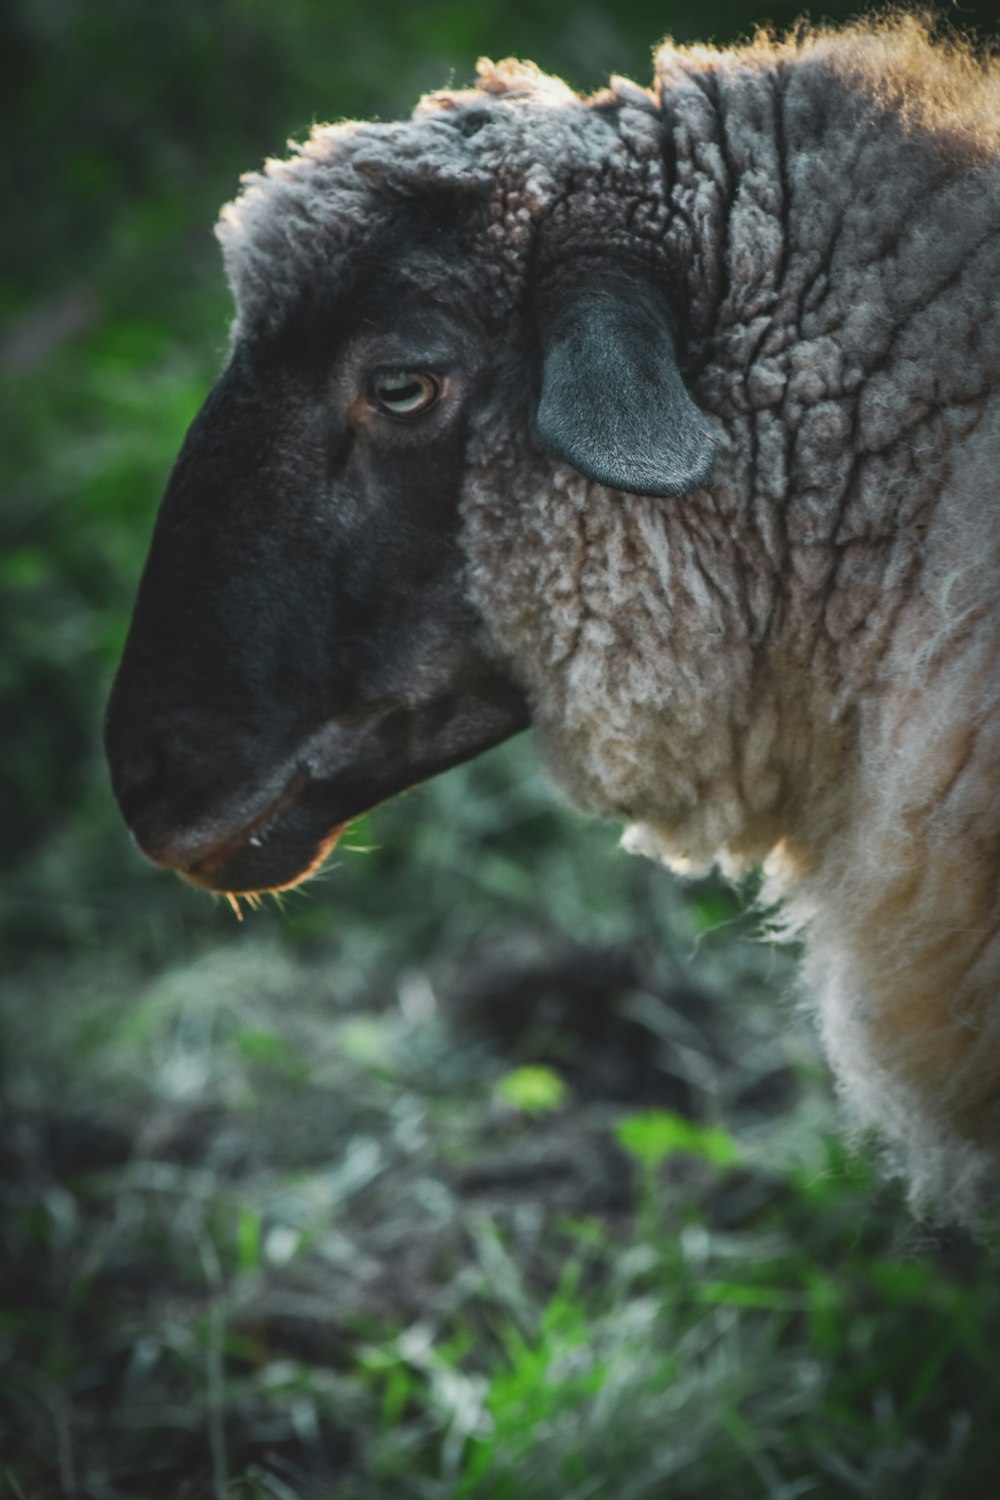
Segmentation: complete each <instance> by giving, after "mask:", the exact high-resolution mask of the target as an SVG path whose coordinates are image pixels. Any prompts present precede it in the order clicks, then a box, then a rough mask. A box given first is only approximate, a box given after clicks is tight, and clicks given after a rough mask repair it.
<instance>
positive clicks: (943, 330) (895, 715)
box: [106, 16, 1000, 1220]
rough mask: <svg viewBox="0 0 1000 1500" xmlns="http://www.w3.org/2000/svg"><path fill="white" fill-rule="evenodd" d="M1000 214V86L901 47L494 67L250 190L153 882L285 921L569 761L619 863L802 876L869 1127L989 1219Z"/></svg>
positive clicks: (163, 776)
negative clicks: (392, 847)
mask: <svg viewBox="0 0 1000 1500" xmlns="http://www.w3.org/2000/svg"><path fill="white" fill-rule="evenodd" d="M998 187H1000V70H998V69H997V67H996V65H995V64H993V63H992V62H990V61H989V59H985V58H982V57H980V56H978V55H977V54H976V52H975V51H974V50H973V48H972V47H971V46H969V45H967V44H965V43H962V42H959V41H948V40H942V39H940V38H938V37H936V36H935V35H933V28H932V26H931V25H930V24H929V23H927V22H925V21H922V20H920V19H918V18H914V17H912V16H910V17H908V16H902V17H900V16H893V17H888V18H883V19H881V20H875V21H872V20H869V21H865V22H862V23H857V24H854V25H852V26H850V27H848V28H846V29H842V30H831V29H808V28H801V29H799V30H798V31H797V32H796V33H795V34H794V35H792V36H790V37H787V38H784V39H777V38H775V37H773V36H771V35H758V36H757V37H756V38H755V39H754V40H753V41H751V42H750V43H748V44H746V45H742V46H739V47H735V48H732V49H716V48H713V47H704V46H696V47H689V48H685V47H677V46H674V45H673V44H671V43H670V42H666V43H664V44H663V45H662V46H661V47H660V48H659V49H658V50H657V51H656V53H655V77H654V83H653V86H652V88H651V89H645V88H642V87H639V86H638V85H636V84H634V83H632V82H629V81H627V80H625V79H621V78H614V79H612V81H611V84H610V87H609V88H608V89H607V90H605V91H603V92H600V93H598V94H597V95H595V96H594V97H592V98H587V99H583V98H580V97H579V96H577V95H576V94H574V93H573V92H572V91H571V90H570V89H568V88H567V87H566V86H565V85H564V84H563V83H561V82H560V81H559V80H557V79H555V78H551V77H548V76H546V75H544V74H543V73H541V72H540V71H539V70H538V69H537V68H535V67H534V66H533V65H532V64H529V63H518V62H514V61H505V62H501V63H499V64H496V65H494V64H492V63H489V62H486V61H483V62H481V63H480V65H479V73H478V83H477V85H476V87H475V88H472V89H470V90H467V91H462V90H458V91H456V90H451V89H447V90H443V91H440V92H437V93H433V94H430V95H429V96H427V97H426V98H424V99H423V100H422V101H421V102H420V104H419V105H418V107H417V109H416V111H415V113H414V116H413V117H412V119H410V120H408V121H402V122H396V123H378V124H367V123H347V124H340V125H336V126H323V127H319V128H317V129H315V130H313V132H312V134H311V136H310V137H309V139H308V140H307V141H306V142H305V144H304V145H301V146H296V147H294V151H293V155H292V156H291V157H290V158H289V159H287V160H272V161H268V162H267V163H266V165H265V167H264V169H263V171H262V172H259V173H252V174H250V175H249V176H248V177H246V178H245V179H244V180H243V186H242V190H241V193H240V195H239V196H238V197H237V199H236V201H235V202H234V203H232V204H230V205H229V206H228V207H226V208H225V209H224V210H223V213H222V217H221V220H220V223H219V226H218V236H219V239H220V241H221V245H222V250H223V254H224V259H225V265H226V270H227V273H228V278H229V282H230V285H231V287H232V291H233V295H234V300H235V306H236V316H235V322H234V325H233V335H232V347H231V351H230V354H229V358H228V362H227V364H226V366H225V369H224V370H223V372H222V374H221V376H220V378H219V380H218V382H217V384H216V386H215V388H214V390H213V392H212V394H211V395H210V397H209V399H208V401H207V403H206V405H205V407H204V408H203V410H202V412H201V414H200V415H199V416H198V418H197V419H196V421H195V423H194V424H193V426H192V428H191V431H190V433H189V434H188V437H187V439H186V442H185V445H184V448H183V450H182V452H181V455H180V457H179V459H178V461H177V465H176V467H175V470H174V473H173V475H172V476H171V480H170V484H169V487H168V490H167V493H166V496H165V499H164V502H163V507H162V509H161V512H160V516H159V519H158V522H157V527H156V531H155V534H154V539H153V543H152V548H151V552H150V557H149V560H148V563H147V566H146V571H145V574H144V577H143V580H142V584H141V587H140V591H139V597H138V601H137V605H136V611H135V615H134V619H133V623H132V628H131V632H130V636H129V639H128V642H127V646H126V650H125V653H124V657H123V661H122V665H121V667H120V670H119V674H118V677H117V680H116V684H115V687H114V691H113V694H112V699H111V703H110V706H109V713H108V721H107V736H106V737H107V747H108V753H109V758H110V763H111V768H112V778H113V784H114V788H115V791H116V793H117V795H118V797H119V801H120V803H121V805H122V809H123V811H124V813H125V816H126V819H127V821H128V822H129V824H130V825H131V827H132V829H133V832H134V834H135V837H136V838H137V840H138V842H139V844H140V846H141V847H142V848H143V849H144V850H145V852H146V853H147V854H149V855H150V857H152V858H153V859H154V860H157V861H159V862H160V863H162V864H164V865H167V866H169V867H171V868H174V869H177V870H179V871H180V872H181V873H183V874H185V875H186V876H187V878H189V879H190V880H193V881H195V882H196V883H198V884H201V885H204V886H206V887H209V888H211V889H216V890H222V891H228V892H231V893H232V892H240V891H256V890H260V889H263V888H280V887H283V886H285V885H289V884H294V883H295V882H297V881H298V880H300V879H303V878H305V876H306V875H307V874H309V873H310V872H311V871H312V870H313V869H315V868H316V866H317V865H318V864H319V863H320V862H321V860H322V859H323V857H324V856H325V854H326V853H327V852H328V850H329V848H330V847H332V844H333V842H334V841H335V839H336V837H337V835H338V833H339V831H340V829H341V828H342V826H343V825H344V824H345V823H346V822H347V821H349V820H350V818H352V817H354V816H357V815H358V814H360V813H361V812H363V811H364V810H366V809H367V808H369V807H371V806H373V805H374V804H375V803H377V802H379V801H381V800H384V799H385V798H386V797H388V796H390V795H392V794H393V793H395V792H396V791H399V790H401V789H402V788H404V787H406V786H409V785H411V784H412V783H413V782H415V781H418V780H421V779H423V778H425V777H427V776H429V775H432V774H434V773H436V772H437V771H439V770H441V769H444V768H445V767H446V766H450V765H453V764H456V763H457V762H459V761H461V760H463V759H466V758H468V757H469V756H471V755H474V754H477V753H478V752H479V751H480V750H482V749H484V748H486V747H487V746H489V745H492V744H495V743H497V742H498V741H500V740H502V739H503V738H505V737H506V736H508V735H510V734H513V733H516V732H517V731H519V730H521V729H523V728H524V727H526V726H527V725H528V724H530V726H531V727H532V729H533V731H534V735H535V739H536V741H537V743H538V746H539V749H540V752H541V755H542V757H543V759H544V762H545V763H546V765H547V767H548V769H549V771H550V773H551V775H552V777H553V779H554V781H555V783H556V785H557V786H558V787H559V788H560V789H561V791H562V793H563V794H564V795H565V796H566V798H567V799H568V800H569V801H570V802H572V803H574V804H575V805H577V806H578V807H580V808H583V809H585V810H588V811H589V812H591V813H593V814H595V815H596V816H598V817H601V818H606V819H611V820H616V821H618V822H620V823H624V824H625V825H627V831H626V833H625V837H624V842H625V844H626V846H627V847H629V848H631V849H634V850H638V851H642V852H645V853H648V854H652V855H654V856H655V857H657V858H659V859H662V860H664V861H666V862H667V863H668V864H670V865H671V866H673V867H674V868H676V869H682V870H701V869H704V868H706V867H708V866H711V865H712V864H713V863H717V864H719V865H720V866H721V867H722V869H723V870H724V871H726V872H729V873H732V874H734V875H735V874H737V873H739V872H740V871H742V870H745V869H747V868H748V867H750V866H753V865H755V864H758V863H761V864H762V865H763V868H764V871H765V874H766V879H767V887H766V890H767V899H768V900H774V901H775V902H779V901H780V902H781V903H783V911H784V917H783V919H782V920H783V922H784V924H785V926H786V928H787V930H788V931H790V932H795V933H800V934H802V935H803V936H804V941H805V958H804V978H805V986H806V989H807V991H808V993H809V994H810V995H811V997H812V999H811V1003H812V1005H813V1006H814V1007H815V1012H816V1015H817V1018H818V1024H819V1027H820V1030H821V1033H822V1037H823V1040H824V1043H825V1047H826V1051H827V1053H828V1055H829V1058H830V1061H831V1064H832V1068H833V1071H834V1075H835V1077H836V1079H837V1082H838V1086H839V1090H840V1092H841V1094H842V1096H843V1099H844V1102H845V1104H846V1106H847V1111H848V1117H849V1119H851V1120H852V1121H853V1122H854V1128H856V1129H857V1130H859V1131H862V1132H870V1131H872V1130H874V1131H875V1132H876V1133H877V1134H878V1136H879V1138H880V1139H881V1140H882V1142H883V1143H884V1148H885V1151H886V1153H887V1159H888V1162H889V1167H890V1170H892V1171H895V1172H898V1173H901V1174H902V1175H903V1177H904V1179H905V1181H906V1182H907V1184H908V1189H909V1194H910V1199H911V1202H912V1204H913V1205H914V1208H915V1209H916V1210H917V1211H920V1212H931V1211H933V1212H936V1213H938V1214H940V1215H943V1216H951V1217H955V1218H959V1219H962V1218H964V1219H967V1220H975V1219H976V1218H977V1216H979V1215H981V1214H984V1213H986V1212H988V1211H989V1209H990V1207H991V1205H992V1203H993V1202H994V1201H995V1195H996V1181H997V1176H996V1173H997V1166H998V1158H1000V1003H998V1002H1000V775H998V773H1000V619H998V602H997V601H998V599H1000V587H998V585H1000V509H998V502H997V498H996V491H997V476H998V473H1000V390H998V377H1000V307H998V301H997V297H996V293H995V288H996V286H997V284H998V277H1000V191H998Z"/></svg>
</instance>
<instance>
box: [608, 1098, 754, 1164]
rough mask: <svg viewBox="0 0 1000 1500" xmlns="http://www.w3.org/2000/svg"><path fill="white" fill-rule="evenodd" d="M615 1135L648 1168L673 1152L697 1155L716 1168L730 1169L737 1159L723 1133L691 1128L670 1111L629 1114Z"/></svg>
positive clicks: (653, 1110)
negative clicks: (728, 1167)
mask: <svg viewBox="0 0 1000 1500" xmlns="http://www.w3.org/2000/svg"><path fill="white" fill-rule="evenodd" d="M616 1133H617V1136H618V1141H619V1143H620V1144H621V1145H622V1146H624V1148H625V1150H626V1151H628V1152H629V1153H630V1155H632V1156H635V1157H637V1158H638V1159H639V1160H640V1161H643V1162H645V1163H646V1164H647V1165H648V1166H656V1165H657V1164H658V1163H659V1162H661V1161H666V1159H667V1157H668V1156H673V1155H674V1153H675V1152H677V1151H686V1152H687V1153H688V1154H689V1155H691V1156H700V1157H702V1158H703V1159H704V1160H705V1161H709V1162H711V1163H712V1164H713V1166H716V1167H727V1166H730V1165H731V1164H732V1163H733V1162H734V1161H736V1158H737V1152H736V1146H735V1144H734V1143H733V1139H732V1137H731V1136H730V1135H728V1134H727V1132H726V1131H724V1130H719V1129H718V1128H717V1127H715V1126H706V1125H695V1124H694V1123H693V1121H691V1120H686V1119H685V1118H684V1116H683V1115H678V1114H674V1113H673V1112H672V1111H670V1110H665V1109H651V1110H646V1111H645V1112H644V1113H642V1114H638V1115H631V1116H630V1117H629V1118H628V1119H627V1120H623V1121H622V1122H621V1124H620V1125H619V1126H618V1130H617V1132H616Z"/></svg>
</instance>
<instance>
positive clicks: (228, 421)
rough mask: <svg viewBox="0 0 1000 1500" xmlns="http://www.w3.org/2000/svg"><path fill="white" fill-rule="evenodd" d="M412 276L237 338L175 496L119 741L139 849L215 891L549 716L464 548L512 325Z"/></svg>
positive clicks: (128, 668) (297, 865) (290, 870)
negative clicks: (528, 698) (469, 586)
mask: <svg viewBox="0 0 1000 1500" xmlns="http://www.w3.org/2000/svg"><path fill="white" fill-rule="evenodd" d="M396 285H398V284H397V283H395V282H394V277H393V272H392V268H391V266H389V267H387V268H386V269H385V270H384V271H383V272H382V273H381V274H379V275H378V276H377V277H373V278H372V279H371V281H370V283H369V285H368V286H367V288H366V287H364V286H361V287H354V288H352V289H350V291H349V293H348V294H347V295H344V296H342V297H341V298H340V299H339V300H337V301H333V302H331V305H330V306H328V307H324V306H323V305H322V302H321V299H314V300H313V301H311V303H310V305H309V306H305V305H303V306H302V307H301V308H300V309H299V311H298V313H297V314H296V316H295V317H294V318H293V319H292V320H291V322H290V323H289V325H288V326H287V327H286V328H285V329H284V331H283V332H281V333H280V334H278V335H276V336H270V337H269V338H268V339H267V340H266V341H265V340H261V339H256V340H247V341H246V342H245V343H244V344H241V345H238V346H237V348H236V350H235V352H234V355H233V358H232V360H231V361H230V364H229V366H228V368H227V369H226V370H225V372H224V373H223V374H222V376H221V377H220V379H219V381H218V382H217V384H216V386H215V388H214V390H213V391H212V393H211V395H210V396H209V398H208V400H207V402H206V403H205V406H204V407H203V409H202V411H201V412H200V413H199V415H198V417H197V418H196V420H195V422H194V423H193V425H192V427H191V430H190V432H189V433H188V436H187V439H186V441H185V444H184V447H183V449H182V451H181V454H180V456H179V458H178V460H177V464H176V466H175V469H174V472H173V474H172V476H171V479H170V483H169V486H168V489H167V493H166V496H165V498H164V501H163V506H162V509H161V511H160V515H159V519H158V521H157V525H156V530H155V533H154V537H153V543H152V548H151V551H150V555H149V559H148V562H147V564H146V570H145V574H144V576H143V579H142V584H141V587H140V590H139V597H138V601H137V604H136V609H135V615H134V618H133V621H132V628H131V632H130V635H129V638H128V642H127V645H126V649H125V654H124V658H123V660H122V664H121V667H120V670H119V673H118V677H117V680H116V682H115V686H114V690H113V693H112V696H111V702H110V704H109V708H108V716H107V726H106V744H107V752H108V758H109V762H110V765H111V775H112V783H113V786H114V790H115V794H116V796H117V798H118V800H119V803H120V805H121V808H122V811H123V813H124V815H125V818H126V820H127V822H128V824H129V826H130V828H131V829H132V831H133V833H134V835H135V837H136V839H137V841H138V842H139V844H140V846H141V847H142V849H143V850H144V851H145V852H146V853H147V854H148V855H149V856H150V858H152V859H154V860H156V861H157V862H159V863H161V864H164V865H168V866H170V867H172V868H175V869H177V870H179V871H181V873H183V874H184V875H185V876H187V877H188V878H189V879H191V880H193V881H195V882H196V883H198V884H200V885H204V886H207V887H209V888H211V889H214V890H223V891H233V892H240V891H254V890H261V889H275V888H279V887H283V886H287V885H292V884H295V883H296V882H297V881H299V880H301V879H303V878H304V877H305V876H306V875H308V874H309V873H311V871H312V870H313V869H315V868H316V866H317V865H318V863H319V862H320V861H321V860H322V859H323V857H324V856H325V854H326V853H327V852H328V851H329V849H330V848H331V847H332V845H333V843H334V842H335V840H336V837H337V834H338V833H339V831H340V829H341V827H342V826H343V825H344V823H346V822H347V821H349V820H350V819H351V818H353V817H356V816H357V815H358V814H360V813H362V812H364V811H365V810H366V809H368V808H370V807H372V806H373V805H374V804H375V803H378V802H381V801H383V800H384V799H385V798H387V797H390V796H392V795H393V794H394V793H396V792H398V791H401V790H403V789H404V788H405V787H407V786H410V785H412V784H413V783H414V782H418V781H421V780H423V779H425V778H426V777H428V776H431V775H433V774H435V773H436V772H438V771H442V770H444V769H446V768H447V767H448V766H452V765H455V764H457V763H458V762H459V761H462V760H465V759H467V758H468V757H470V756H472V755H475V754H477V753H478V752H479V751H481V750H483V749H486V748H487V747H488V746H490V745H493V744H496V743H497V742H499V741H500V740H502V739H504V738H506V737H507V736H508V735H510V734H513V733H515V732H516V731H518V730H520V729H522V728H525V727H526V726H527V723H528V714H527V709H526V705H525V702H524V699H523V697H522V695H521V693H520V692H519V690H518V689H517V688H516V686H515V685H514V684H513V682H512V681H511V680H510V679H509V678H508V676H507V675H506V673H505V671H504V670H503V668H502V667H501V666H500V665H499V664H498V663H497V662H496V661H495V660H494V659H493V658H492V656H491V654H490V651H489V648H488V645H487V643H486V641H485V639H484V636H483V631H482V627H481V623H480V621H479V619H478V618H477V616H476V614H475V612H474V611H473V609H472V607H471V605H470V604H469V603H468V602H467V600H466V597H465V588H464V575H463V562H462V557H461V554H460V552H459V548H458V524H459V520H458V495H459V488H460V483H461V477H462V472H463V467H464V462H465V445H466V432H467V413H468V410H469V409H470V406H471V405H472V404H473V403H479V402H481V401H482V400H483V399H484V397H487V396H488V395H489V391H490V388H491V382H492V381H493V380H494V379H495V376H494V370H495V368H496V362H495V360H494V357H493V355H494V349H493V345H492V343H491V339H490V337H489V336H488V334H487V332H486V331H485V330H483V329H480V328H477V327H476V326H475V322H474V313H472V312H470V311H469V310H468V309H466V310H463V311H462V314H461V316H458V315H457V314H456V312H455V311H454V310H452V309H446V308H445V307H443V306H440V305H434V304H433V303H432V302H430V301H428V300H423V301H421V299H420V298H419V297H417V296H416V295H415V294H414V292H413V291H412V290H410V289H407V290H406V293H405V297H404V296H401V295H400V293H399V291H398V290H394V286H396ZM394 301H395V303H396V305H395V306H393V302H394Z"/></svg>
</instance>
